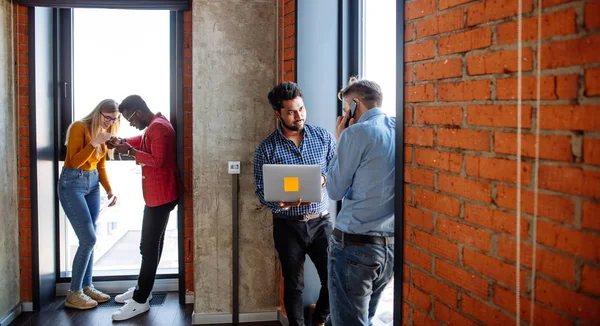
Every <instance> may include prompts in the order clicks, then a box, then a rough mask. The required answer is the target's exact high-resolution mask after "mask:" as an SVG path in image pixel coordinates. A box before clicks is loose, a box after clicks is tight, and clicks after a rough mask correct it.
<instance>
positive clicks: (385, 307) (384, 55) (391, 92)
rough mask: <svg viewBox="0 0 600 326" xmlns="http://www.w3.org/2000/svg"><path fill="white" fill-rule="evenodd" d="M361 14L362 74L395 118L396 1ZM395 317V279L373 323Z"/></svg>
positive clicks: (367, 1)
mask: <svg viewBox="0 0 600 326" xmlns="http://www.w3.org/2000/svg"><path fill="white" fill-rule="evenodd" d="M362 13H363V25H362V29H363V30H362V40H361V47H362V49H361V53H362V72H361V75H362V76H363V78H365V79H368V80H372V81H374V82H376V83H378V84H379V86H381V90H382V92H383V104H382V109H383V111H384V112H385V113H387V114H388V115H389V116H396V0H362ZM397 299H398V300H401V298H397ZM393 318H394V279H392V281H390V282H389V283H388V285H387V286H386V288H385V289H384V291H383V293H382V295H381V299H380V300H379V305H378V306H377V311H376V312H375V316H374V317H373V320H372V322H373V325H374V326H383V325H393V322H394V321H393Z"/></svg>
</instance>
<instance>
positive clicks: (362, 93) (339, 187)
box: [326, 78, 396, 326]
mask: <svg viewBox="0 0 600 326" xmlns="http://www.w3.org/2000/svg"><path fill="white" fill-rule="evenodd" d="M339 97H340V99H341V100H342V101H343V102H344V111H345V112H346V113H345V114H344V116H343V117H338V121H337V127H336V133H337V139H338V149H337V155H336V156H335V157H334V158H333V160H331V163H330V164H329V167H328V170H327V185H326V187H327V192H328V194H329V197H331V199H333V200H342V199H343V200H344V201H343V205H342V210H341V211H340V212H339V214H338V215H337V217H336V222H335V229H334V230H333V232H332V236H331V237H330V242H329V262H328V268H329V298H330V304H331V322H332V324H333V325H334V326H345V325H370V322H371V319H372V318H373V315H375V311H376V310H377V304H378V303H379V299H380V297H381V293H382V292H383V289H384V288H385V286H386V284H388V282H389V281H390V280H391V279H392V277H393V275H394V182H395V153H396V145H395V138H396V118H390V117H388V116H387V115H386V114H385V113H384V112H383V111H382V110H381V108H380V107H381V102H382V100H383V95H382V93H381V88H380V87H379V85H377V84H376V83H374V82H371V81H367V80H356V79H355V78H352V79H350V82H349V85H348V86H347V87H346V88H344V89H342V90H341V91H340V94H339ZM353 103H354V104H353ZM351 106H355V107H356V109H355V110H354V116H353V117H350V115H351V113H350V111H351V110H350V107H351ZM346 122H349V127H347V128H346Z"/></svg>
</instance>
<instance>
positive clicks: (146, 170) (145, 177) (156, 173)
mask: <svg viewBox="0 0 600 326" xmlns="http://www.w3.org/2000/svg"><path fill="white" fill-rule="evenodd" d="M125 141H126V142H127V143H129V144H130V145H131V146H132V147H133V148H135V149H137V150H138V152H137V153H136V155H135V162H136V163H137V164H139V165H141V166H142V191H143V193H144V201H146V206H149V207H155V206H160V205H164V204H167V203H170V202H172V201H174V200H176V199H177V198H179V196H181V194H182V193H183V182H182V180H181V178H180V177H179V171H178V169H177V138H176V135H175V130H174V129H173V126H172V125H171V123H170V122H169V120H167V119H166V118H165V117H164V116H163V115H162V114H160V113H158V114H156V116H155V117H154V119H152V121H151V122H150V125H149V126H148V128H146V130H145V131H144V133H143V134H142V135H140V136H136V137H133V138H127V139H125Z"/></svg>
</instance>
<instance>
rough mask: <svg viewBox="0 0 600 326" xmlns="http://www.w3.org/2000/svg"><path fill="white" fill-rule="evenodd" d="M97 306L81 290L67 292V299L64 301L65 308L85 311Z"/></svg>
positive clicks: (96, 303)
mask: <svg viewBox="0 0 600 326" xmlns="http://www.w3.org/2000/svg"><path fill="white" fill-rule="evenodd" d="M97 305H98V302H97V301H96V300H94V299H92V298H90V297H88V296H87V295H86V294H85V293H83V291H82V290H79V291H74V292H71V291H69V294H67V299H66V300H65V307H67V308H75V309H81V310H85V309H91V308H95V307H96V306H97Z"/></svg>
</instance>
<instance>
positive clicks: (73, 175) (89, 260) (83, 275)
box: [58, 168, 100, 291]
mask: <svg viewBox="0 0 600 326" xmlns="http://www.w3.org/2000/svg"><path fill="white" fill-rule="evenodd" d="M58 198H59V199H60V203H61V205H62V207H63V210H64V211H65V213H66V214H67V218H69V221H70V222H71V225H72V226H73V230H74V231H75V234H76V235H77V239H78V240H79V248H77V253H76V254H75V258H74V259H73V273H72V276H71V288H70V290H71V291H78V290H81V289H82V288H84V287H87V286H90V285H91V284H92V270H93V268H92V265H93V263H94V246H95V245H96V220H97V219H98V213H99V212H100V188H99V184H98V172H97V171H96V170H92V171H85V170H80V169H73V168H63V169H62V172H61V173H60V177H59V179H58Z"/></svg>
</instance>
